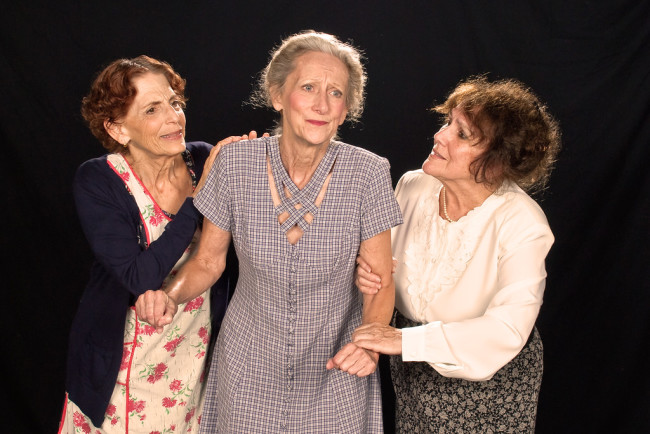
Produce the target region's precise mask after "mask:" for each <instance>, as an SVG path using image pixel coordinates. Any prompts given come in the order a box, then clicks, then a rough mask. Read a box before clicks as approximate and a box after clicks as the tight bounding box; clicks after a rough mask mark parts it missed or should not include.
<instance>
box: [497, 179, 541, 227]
mask: <svg viewBox="0 0 650 434" xmlns="http://www.w3.org/2000/svg"><path fill="white" fill-rule="evenodd" d="M496 197H497V198H498V200H500V201H501V202H502V203H501V205H500V206H499V212H500V213H501V214H503V215H504V216H512V217H517V218H518V219H520V220H524V221H527V222H530V223H540V224H543V225H546V226H548V221H547V220H546V214H544V211H542V208H541V207H540V206H539V204H538V203H537V202H535V200H534V199H533V198H531V197H530V196H529V195H528V194H527V193H526V192H525V191H523V190H522V189H521V188H519V186H517V185H516V184H512V183H509V184H506V185H504V186H503V187H501V189H500V191H499V192H497V193H496Z"/></svg>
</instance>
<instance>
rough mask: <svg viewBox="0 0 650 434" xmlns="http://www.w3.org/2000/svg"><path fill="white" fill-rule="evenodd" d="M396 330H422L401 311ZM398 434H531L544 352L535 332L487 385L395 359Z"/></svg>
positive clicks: (393, 374)
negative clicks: (472, 433) (407, 328)
mask: <svg viewBox="0 0 650 434" xmlns="http://www.w3.org/2000/svg"><path fill="white" fill-rule="evenodd" d="M393 322H394V325H395V326H396V327H398V328H403V327H414V326H419V325H421V324H420V323H417V322H415V321H412V320H410V319H408V318H405V317H404V316H403V315H401V314H400V313H399V312H397V313H396V316H395V318H394V320H393ZM390 365H391V375H392V378H393V385H394V388H395V395H396V399H395V405H396V412H395V413H396V415H395V426H396V431H397V432H398V433H461V432H467V433H469V432H480V433H496V432H508V433H532V432H534V431H535V418H536V416H537V400H538V397H539V390H540V387H541V384H542V372H543V347H542V340H541V338H540V336H539V333H538V331H537V328H535V329H533V332H532V333H531V335H530V337H529V338H528V342H526V345H525V346H524V348H523V349H522V350H521V352H520V353H519V354H518V355H517V356H516V357H515V358H514V359H513V360H511V361H510V362H509V363H508V364H507V365H505V366H504V367H503V368H501V369H500V370H499V371H497V373H496V374H494V376H493V377H492V378H491V379H490V380H487V381H468V380H463V379H459V378H448V377H443V376H442V375H440V374H439V373H438V372H437V371H436V370H435V369H433V368H432V367H431V366H430V365H429V364H428V363H426V362H403V361H402V357H401V356H391V357H390Z"/></svg>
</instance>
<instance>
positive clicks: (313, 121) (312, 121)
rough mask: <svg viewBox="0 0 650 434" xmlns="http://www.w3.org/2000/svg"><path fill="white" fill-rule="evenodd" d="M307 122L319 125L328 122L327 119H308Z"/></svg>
mask: <svg viewBox="0 0 650 434" xmlns="http://www.w3.org/2000/svg"><path fill="white" fill-rule="evenodd" d="M307 122H309V123H310V124H312V125H317V126H321V125H325V124H327V122H326V121H315V120H308V121H307Z"/></svg>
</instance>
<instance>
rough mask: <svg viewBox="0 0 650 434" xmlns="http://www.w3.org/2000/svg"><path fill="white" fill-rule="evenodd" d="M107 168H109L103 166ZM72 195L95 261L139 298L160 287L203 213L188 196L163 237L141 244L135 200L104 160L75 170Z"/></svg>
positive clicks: (183, 249)
mask: <svg viewBox="0 0 650 434" xmlns="http://www.w3.org/2000/svg"><path fill="white" fill-rule="evenodd" d="M103 165H106V167H103ZM73 193H74V198H75V205H76V207H77V213H78V215H79V220H80V222H81V227H82V229H83V231H84V234H85V236H86V238H87V240H88V242H89V244H90V248H91V249H92V251H93V253H94V255H95V258H96V259H97V261H98V262H99V263H100V264H101V265H102V266H103V267H104V268H105V269H106V270H108V272H109V273H111V274H112V275H113V276H114V277H115V278H116V279H117V280H118V281H119V282H120V283H121V284H122V285H123V286H124V287H125V288H127V289H128V291H129V292H131V293H133V294H134V295H135V296H138V295H140V294H142V293H143V292H145V291H147V290H149V289H154V290H155V289H158V288H160V286H161V285H162V282H163V280H164V278H165V277H166V276H167V274H169V272H170V271H171V269H172V267H173V266H174V264H176V262H177V261H178V259H179V258H180V257H181V255H182V254H183V252H184V251H185V249H186V248H187V246H188V245H189V243H190V241H191V240H192V237H193V235H194V232H195V231H196V227H197V225H198V223H199V220H200V218H201V214H200V213H199V212H198V211H197V210H196V208H194V205H193V203H192V199H191V198H187V199H186V200H185V202H184V203H183V205H182V206H181V208H180V210H179V211H178V213H177V214H176V217H175V218H174V220H173V221H171V222H169V223H168V225H167V227H166V228H165V231H164V233H163V234H162V235H161V236H160V237H159V238H158V239H157V240H155V241H153V242H152V243H151V244H150V245H149V247H148V248H147V249H144V250H143V249H142V248H141V246H140V239H139V236H140V235H139V230H138V223H139V222H138V221H137V220H136V219H134V217H133V215H132V213H131V212H130V210H131V209H132V208H133V207H134V204H132V203H131V201H133V199H132V197H131V196H130V195H129V194H128V193H127V191H126V189H125V187H124V185H123V183H122V181H121V180H120V179H119V178H117V177H115V175H114V173H113V172H112V171H111V170H110V169H109V167H108V165H107V163H106V160H105V159H95V160H90V161H88V162H86V163H84V164H82V165H81V166H80V167H79V169H78V170H77V173H76V176H75V179H74V183H73Z"/></svg>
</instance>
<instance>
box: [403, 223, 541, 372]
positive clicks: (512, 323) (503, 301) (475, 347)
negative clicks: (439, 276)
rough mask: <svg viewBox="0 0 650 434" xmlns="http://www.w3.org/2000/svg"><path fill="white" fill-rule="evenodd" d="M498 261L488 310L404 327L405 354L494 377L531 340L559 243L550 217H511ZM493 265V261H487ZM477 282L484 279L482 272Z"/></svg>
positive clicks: (442, 367)
mask: <svg viewBox="0 0 650 434" xmlns="http://www.w3.org/2000/svg"><path fill="white" fill-rule="evenodd" d="M500 233H501V234H503V236H502V237H501V238H500V239H499V245H498V246H495V247H494V248H495V249H497V250H498V251H499V254H498V255H497V261H496V262H497V263H496V288H497V290H496V292H495V293H494V295H493V296H492V298H491V299H490V300H489V303H488V306H487V309H486V310H485V313H484V314H483V315H482V316H479V317H476V318H472V319H467V320H463V321H457V322H447V323H443V322H440V321H434V322H431V323H428V324H425V325H422V326H419V327H411V328H404V329H403V330H402V359H403V360H404V361H425V362H428V363H429V364H430V365H431V366H432V367H433V368H434V369H435V370H436V371H438V372H439V373H440V374H441V375H443V376H446V377H455V378H463V379H467V380H475V381H479V380H488V379H490V378H492V376H493V375H494V374H495V373H496V372H497V371H498V370H499V369H501V368H502V367H503V366H505V365H506V364H507V363H508V362H509V361H510V360H512V359H513V358H514V357H515V356H516V355H517V354H519V352H520V351H521V349H522V348H523V347H524V345H525V344H526V341H527V339H528V337H529V335H530V333H531V331H532V329H533V327H534V325H535V320H536V318H537V315H538V313H539V309H540V307H541V304H542V297H543V293H544V289H545V285H546V269H545V266H544V261H545V258H546V255H547V254H548V251H549V249H550V247H551V245H552V244H553V240H554V239H553V235H552V233H551V231H550V229H549V227H548V225H547V224H546V223H545V222H541V221H535V220H532V221H531V220H530V219H528V220H527V219H518V221H517V222H512V221H511V222H509V223H508V222H506V223H505V224H504V225H503V227H502V228H501V231H500ZM486 266H487V267H489V265H486ZM476 282H477V285H480V284H481V283H480V282H481V279H480V278H477V280H476Z"/></svg>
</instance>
